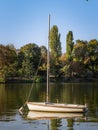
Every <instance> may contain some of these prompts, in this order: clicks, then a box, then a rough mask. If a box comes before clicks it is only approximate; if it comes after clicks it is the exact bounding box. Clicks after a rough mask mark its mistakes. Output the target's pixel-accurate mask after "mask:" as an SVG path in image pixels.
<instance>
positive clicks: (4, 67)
mask: <svg viewBox="0 0 98 130" xmlns="http://www.w3.org/2000/svg"><path fill="white" fill-rule="evenodd" d="M60 37H61V35H60V33H59V30H58V27H57V26H56V25H54V26H53V27H52V28H51V30H50V40H49V41H50V44H49V46H50V50H49V54H50V68H51V69H50V80H53V81H56V80H58V79H59V80H63V81H66V80H67V81H68V80H70V79H78V78H79V79H85V80H87V79H93V78H98V40H96V39H91V40H90V41H83V40H76V41H74V37H73V32H72V31H69V32H68V34H67V36H66V39H65V44H66V52H65V53H62V47H61V41H60ZM46 45H47V43H46ZM46 70H47V48H46V46H40V47H39V46H38V44H36V43H28V44H26V45H24V46H22V47H21V48H20V49H16V48H15V47H14V45H12V44H8V45H6V46H4V45H3V44H0V82H8V81H11V82H14V80H15V81H23V82H24V81H28V82H31V81H35V80H36V82H41V81H46ZM36 72H38V74H37V76H36V77H35V74H36Z"/></svg>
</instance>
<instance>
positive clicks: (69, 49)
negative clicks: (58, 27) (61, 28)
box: [66, 31, 74, 61]
mask: <svg viewBox="0 0 98 130" xmlns="http://www.w3.org/2000/svg"><path fill="white" fill-rule="evenodd" d="M73 45H74V42H73V33H72V31H69V32H68V34H67V37H66V57H67V60H68V61H71V60H72V50H73Z"/></svg>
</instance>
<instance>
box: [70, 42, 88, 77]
mask: <svg viewBox="0 0 98 130" xmlns="http://www.w3.org/2000/svg"><path fill="white" fill-rule="evenodd" d="M86 52H87V42H86V41H81V40H77V41H76V44H75V45H74V47H73V51H72V57H73V63H72V64H71V68H72V73H73V74H77V75H80V74H83V72H84V71H85V64H84V61H85V58H86Z"/></svg>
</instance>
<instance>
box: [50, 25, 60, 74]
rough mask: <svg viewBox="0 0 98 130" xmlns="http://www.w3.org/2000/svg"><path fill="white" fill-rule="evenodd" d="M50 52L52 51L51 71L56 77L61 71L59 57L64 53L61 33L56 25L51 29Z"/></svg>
mask: <svg viewBox="0 0 98 130" xmlns="http://www.w3.org/2000/svg"><path fill="white" fill-rule="evenodd" d="M49 41H50V45H49V46H50V53H51V73H52V74H53V75H55V77H58V76H59V72H60V63H59V58H60V56H61V54H62V52H61V49H62V48H61V41H60V33H59V31H58V27H57V26H56V25H54V26H53V27H52V28H51V30H50V40H49Z"/></svg>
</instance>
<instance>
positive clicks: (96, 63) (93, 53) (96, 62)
mask: <svg viewBox="0 0 98 130" xmlns="http://www.w3.org/2000/svg"><path fill="white" fill-rule="evenodd" d="M86 64H88V67H89V68H88V69H89V70H90V71H92V72H93V73H95V72H97V73H98V41H97V40H96V39H93V40H90V41H89V42H88V45H87V62H86Z"/></svg>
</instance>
